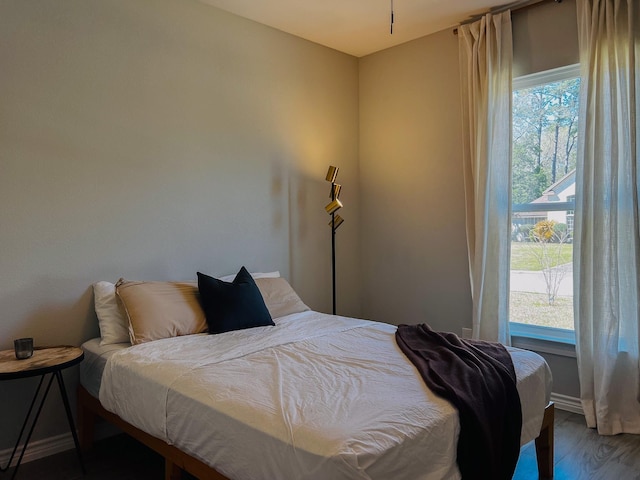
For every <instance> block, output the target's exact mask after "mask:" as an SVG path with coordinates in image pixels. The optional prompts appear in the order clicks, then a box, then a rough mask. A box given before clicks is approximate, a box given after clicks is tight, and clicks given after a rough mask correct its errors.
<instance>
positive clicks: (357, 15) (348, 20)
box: [201, 0, 517, 57]
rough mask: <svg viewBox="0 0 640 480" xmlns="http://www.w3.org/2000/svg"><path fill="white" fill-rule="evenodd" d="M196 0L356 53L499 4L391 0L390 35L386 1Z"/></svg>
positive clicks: (435, 29)
mask: <svg viewBox="0 0 640 480" xmlns="http://www.w3.org/2000/svg"><path fill="white" fill-rule="evenodd" d="M201 1H202V2H204V3H208V4H210V5H213V6H215V7H218V8H220V9H222V10H226V11H228V12H231V13H235V14H236V15H240V16H241V17H245V18H248V19H251V20H254V21H256V22H259V23H262V24H265V25H269V26H271V27H274V28H277V29H278V30H282V31H284V32H287V33H291V34H293V35H296V36H298V37H302V38H306V39H307V40H311V41H312V42H316V43H319V44H321V45H325V46H327V47H330V48H334V49H336V50H339V51H341V52H345V53H349V54H351V55H355V56H356V57H362V56H364V55H368V54H370V53H373V52H377V51H378V50H383V49H385V48H389V47H393V46H394V45H398V44H400V43H404V42H408V41H409V40H413V39H416V38H419V37H422V36H424V35H428V34H430V33H434V32H438V31H440V30H443V29H445V28H448V27H453V26H455V25H458V24H459V23H460V22H461V21H464V20H466V19H467V18H469V17H470V16H472V15H477V14H479V13H484V12H486V11H488V10H489V8H490V7H493V6H496V3H499V2H500V0H393V2H394V12H395V22H394V26H393V35H391V34H390V31H389V24H390V11H391V0H201ZM516 3H517V2H516Z"/></svg>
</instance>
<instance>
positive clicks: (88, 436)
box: [78, 386, 555, 480]
mask: <svg viewBox="0 0 640 480" xmlns="http://www.w3.org/2000/svg"><path fill="white" fill-rule="evenodd" d="M554 416H555V406H554V404H553V402H551V403H549V405H547V408H545V411H544V418H543V419H542V428H541V429H540V435H539V436H538V438H536V440H535V442H536V457H537V460H538V474H539V477H540V478H553V421H554ZM96 417H101V418H103V419H104V420H106V421H108V422H109V423H112V424H113V425H115V426H117V427H118V428H120V429H121V430H122V431H123V432H125V433H127V434H128V435H131V436H132V437H133V438H135V439H136V440H138V441H140V442H142V443H143V444H144V445H146V446H147V447H149V448H151V449H152V450H154V451H155V452H157V453H159V454H160V455H162V456H163V457H164V460H165V472H164V478H165V480H180V479H181V478H182V472H183V471H185V472H189V473H190V474H191V475H194V476H195V477H197V478H199V479H200V480H229V479H228V478H227V477H225V476H224V475H221V474H220V473H218V472H217V471H215V470H214V469H213V468H212V467H210V466H209V465H207V464H205V463H203V462H202V461H200V460H198V459H197V458H194V457H192V456H191V455H189V454H187V453H184V452H183V451H182V450H180V449H178V448H177V447H174V446H173V445H169V444H167V443H166V442H164V441H163V440H160V439H158V438H156V437H154V436H152V435H149V434H148V433H145V432H143V431H142V430H140V429H138V428H136V427H134V426H133V425H131V424H129V423H127V422H125V421H124V420H122V419H121V418H120V417H119V416H117V415H116V414H114V413H111V412H109V411H107V410H105V409H104V407H103V406H102V405H101V404H100V401H99V400H98V399H97V398H95V397H94V396H92V395H91V394H90V393H89V392H88V391H87V390H86V389H85V388H84V387H83V386H79V387H78V428H79V430H80V446H81V448H82V449H83V450H85V451H86V450H88V449H90V448H91V446H92V444H93V436H94V425H95V421H96Z"/></svg>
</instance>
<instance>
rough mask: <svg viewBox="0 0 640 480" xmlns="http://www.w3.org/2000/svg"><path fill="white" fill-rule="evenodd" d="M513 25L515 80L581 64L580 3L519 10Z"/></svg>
mask: <svg viewBox="0 0 640 480" xmlns="http://www.w3.org/2000/svg"><path fill="white" fill-rule="evenodd" d="M512 25H513V26H512V28H513V76H514V77H519V76H521V75H527V74H529V73H536V72H542V71H545V70H551V69H552V68H558V67H564V66H566V65H572V64H574V63H578V62H579V61H580V58H579V51H578V21H577V17H576V0H564V1H563V2H562V3H550V2H546V3H542V4H539V5H535V6H533V7H531V8H523V9H522V10H517V11H516V12H514V13H513V15H512Z"/></svg>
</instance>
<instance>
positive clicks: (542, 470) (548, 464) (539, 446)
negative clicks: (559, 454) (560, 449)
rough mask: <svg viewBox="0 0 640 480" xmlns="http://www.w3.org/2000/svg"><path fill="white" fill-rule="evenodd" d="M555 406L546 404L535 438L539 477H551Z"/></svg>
mask: <svg viewBox="0 0 640 480" xmlns="http://www.w3.org/2000/svg"><path fill="white" fill-rule="evenodd" d="M554 417H555V406H554V404H553V402H552V403H549V405H547V408H545V410H544V417H543V419H542V428H541V429H540V435H538V438H536V458H537V460H538V475H539V477H540V478H553V422H554Z"/></svg>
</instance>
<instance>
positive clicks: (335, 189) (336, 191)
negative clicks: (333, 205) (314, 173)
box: [329, 183, 342, 200]
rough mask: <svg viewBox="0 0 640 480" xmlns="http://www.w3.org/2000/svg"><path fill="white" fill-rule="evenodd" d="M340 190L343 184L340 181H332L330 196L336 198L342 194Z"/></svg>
mask: <svg viewBox="0 0 640 480" xmlns="http://www.w3.org/2000/svg"><path fill="white" fill-rule="evenodd" d="M340 190H342V185H340V184H339V183H332V184H331V191H330V192H329V198H330V199H332V200H333V199H334V198H338V197H339V196H340Z"/></svg>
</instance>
